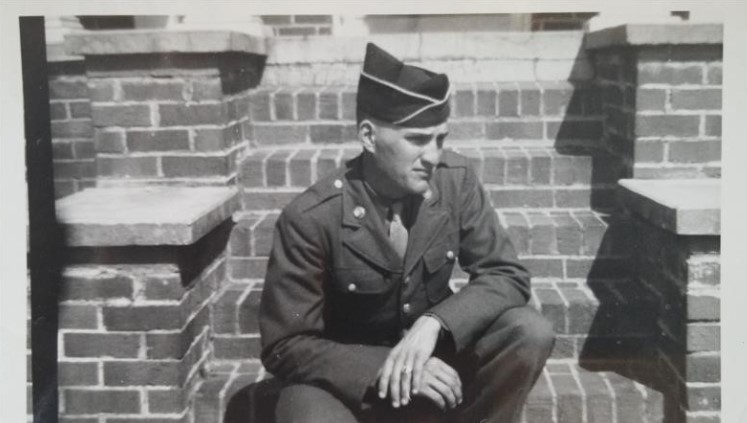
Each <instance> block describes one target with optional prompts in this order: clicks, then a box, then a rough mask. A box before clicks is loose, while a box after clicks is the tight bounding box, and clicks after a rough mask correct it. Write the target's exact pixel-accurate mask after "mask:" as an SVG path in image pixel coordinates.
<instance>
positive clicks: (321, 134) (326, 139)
mask: <svg viewBox="0 0 747 423" xmlns="http://www.w3.org/2000/svg"><path fill="white" fill-rule="evenodd" d="M346 126H349V125H326V124H317V125H311V127H310V132H309V136H310V138H311V142H312V143H314V144H328V143H329V144H333V143H335V144H336V143H341V142H345V141H352V140H353V139H350V137H349V135H350V130H347V131H346Z"/></svg>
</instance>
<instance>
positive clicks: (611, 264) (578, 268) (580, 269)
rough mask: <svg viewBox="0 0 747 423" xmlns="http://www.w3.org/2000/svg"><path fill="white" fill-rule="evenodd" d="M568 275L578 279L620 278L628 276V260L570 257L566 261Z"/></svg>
mask: <svg viewBox="0 0 747 423" xmlns="http://www.w3.org/2000/svg"><path fill="white" fill-rule="evenodd" d="M566 268H567V273H568V274H567V277H569V278H574V279H576V278H578V279H587V278H590V277H591V278H593V279H619V278H621V277H626V276H628V273H629V271H630V266H629V263H628V261H627V260H624V259H619V258H604V257H597V258H596V259H587V258H569V259H568V260H567V262H566Z"/></svg>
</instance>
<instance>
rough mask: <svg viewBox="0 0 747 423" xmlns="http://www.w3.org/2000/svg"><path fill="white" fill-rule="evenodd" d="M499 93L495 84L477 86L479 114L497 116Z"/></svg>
mask: <svg viewBox="0 0 747 423" xmlns="http://www.w3.org/2000/svg"><path fill="white" fill-rule="evenodd" d="M496 102H497V93H496V92H495V88H494V87H493V86H478V87H477V113H476V114H477V115H478V116H496V114H497V109H496V105H497V103H496Z"/></svg>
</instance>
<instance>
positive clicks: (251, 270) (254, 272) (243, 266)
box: [229, 257, 267, 279]
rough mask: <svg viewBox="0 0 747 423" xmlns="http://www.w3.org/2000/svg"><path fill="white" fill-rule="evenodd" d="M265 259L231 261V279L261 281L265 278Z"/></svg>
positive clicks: (237, 259) (236, 259)
mask: <svg viewBox="0 0 747 423" xmlns="http://www.w3.org/2000/svg"><path fill="white" fill-rule="evenodd" d="M266 268H267V259H266V258H264V257H260V258H235V259H232V260H231V263H230V266H229V271H230V274H231V278H233V279H262V278H264V277H265V270H266Z"/></svg>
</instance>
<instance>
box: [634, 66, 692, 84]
mask: <svg viewBox="0 0 747 423" xmlns="http://www.w3.org/2000/svg"><path fill="white" fill-rule="evenodd" d="M702 81H703V69H702V68H701V67H700V66H698V65H693V66H685V67H680V66H678V67H674V66H667V65H664V64H658V63H652V64H645V65H643V66H641V67H640V68H639V70H638V83H639V84H641V85H642V84H669V85H681V84H701V83H702Z"/></svg>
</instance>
